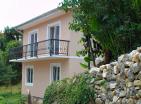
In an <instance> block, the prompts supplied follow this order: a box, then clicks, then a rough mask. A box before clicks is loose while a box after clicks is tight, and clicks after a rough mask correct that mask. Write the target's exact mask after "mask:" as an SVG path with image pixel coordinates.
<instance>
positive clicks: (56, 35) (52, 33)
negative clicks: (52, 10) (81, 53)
mask: <svg viewBox="0 0 141 104" xmlns="http://www.w3.org/2000/svg"><path fill="white" fill-rule="evenodd" d="M60 30H61V28H60V22H56V23H53V24H49V25H48V39H51V41H50V44H49V46H48V47H49V49H50V51H51V53H52V54H54V55H57V54H59V45H60V43H59V39H60Z"/></svg>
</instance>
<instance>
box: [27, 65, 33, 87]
mask: <svg viewBox="0 0 141 104" xmlns="http://www.w3.org/2000/svg"><path fill="white" fill-rule="evenodd" d="M26 83H27V85H33V67H28V68H27V69H26Z"/></svg>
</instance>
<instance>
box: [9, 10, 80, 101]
mask: <svg viewBox="0 0 141 104" xmlns="http://www.w3.org/2000/svg"><path fill="white" fill-rule="evenodd" d="M71 21H72V15H71V13H69V12H68V13H65V12H64V11H61V10H59V9H54V10H51V11H49V12H47V13H44V14H42V15H40V16H38V17H35V18H33V19H31V20H29V21H27V22H25V23H23V24H21V25H18V26H16V27H15V29H16V30H17V31H23V46H21V47H16V48H13V49H11V50H10V56H11V57H10V62H22V94H27V93H28V90H30V92H31V95H32V96H35V97H41V98H43V96H44V92H45V89H46V88H47V86H48V85H49V84H50V83H51V82H52V81H56V80H60V79H63V78H66V77H72V76H74V75H75V74H78V73H81V72H83V70H82V68H81V67H80V62H82V60H83V58H82V57H78V56H76V51H78V50H81V48H82V47H81V46H80V45H79V44H78V42H79V40H80V36H81V33H79V32H74V31H71V30H69V23H70V22H71Z"/></svg>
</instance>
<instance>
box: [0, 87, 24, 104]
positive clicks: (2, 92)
mask: <svg viewBox="0 0 141 104" xmlns="http://www.w3.org/2000/svg"><path fill="white" fill-rule="evenodd" d="M20 91H21V87H20V84H19V85H16V86H12V87H0V104H24V103H22V102H23V100H25V97H23V96H21V92H20Z"/></svg>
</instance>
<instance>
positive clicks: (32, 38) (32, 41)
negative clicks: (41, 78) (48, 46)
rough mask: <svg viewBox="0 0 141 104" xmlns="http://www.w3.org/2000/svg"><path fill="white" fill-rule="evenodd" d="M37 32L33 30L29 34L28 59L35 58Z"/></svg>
mask: <svg viewBox="0 0 141 104" xmlns="http://www.w3.org/2000/svg"><path fill="white" fill-rule="evenodd" d="M37 42H38V30H33V31H31V32H30V33H29V40H28V43H29V44H30V45H28V53H29V56H30V57H35V56H37V49H38V43H37Z"/></svg>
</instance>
